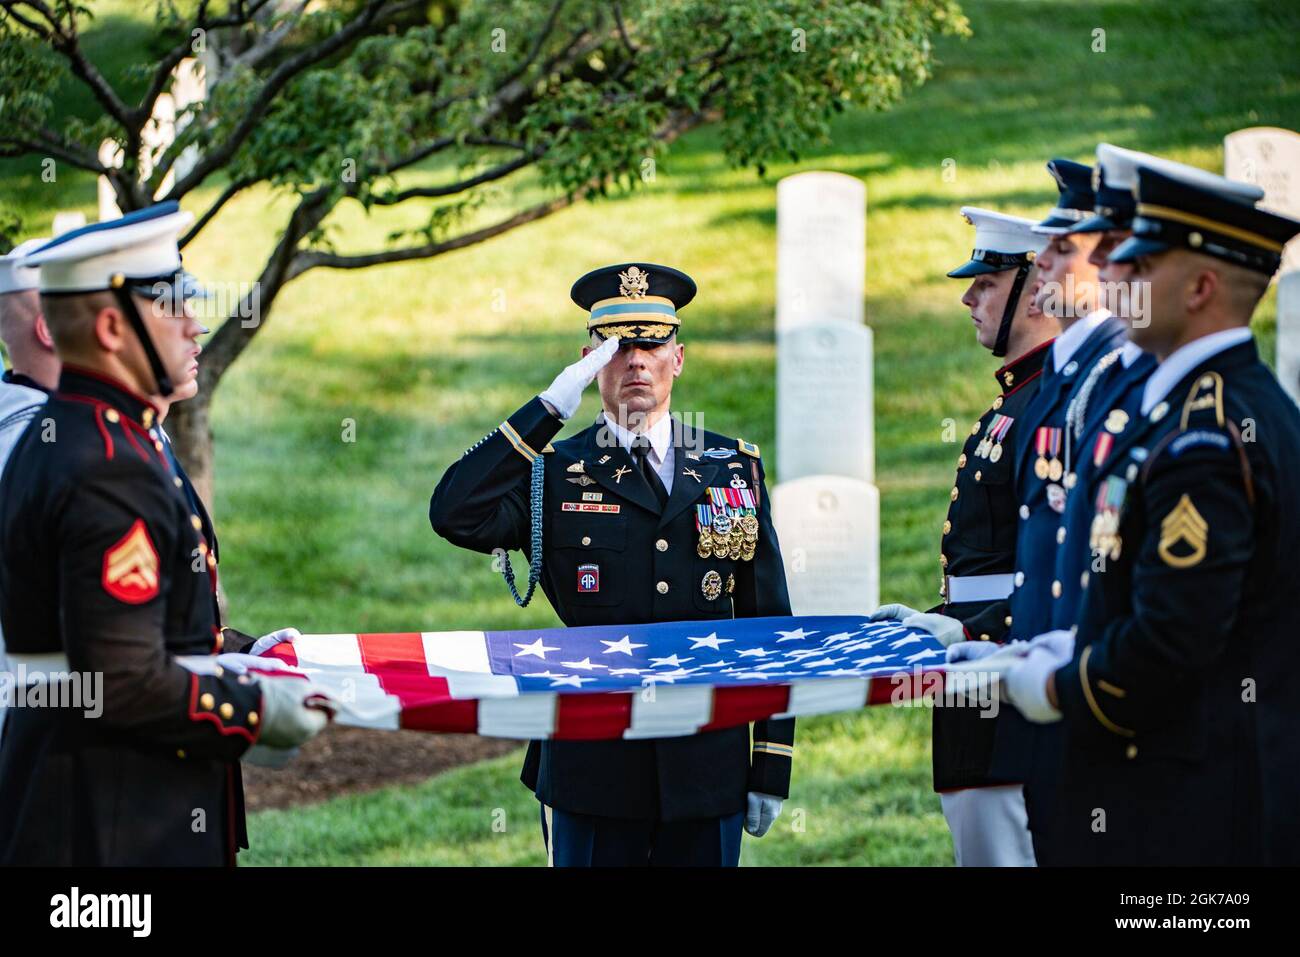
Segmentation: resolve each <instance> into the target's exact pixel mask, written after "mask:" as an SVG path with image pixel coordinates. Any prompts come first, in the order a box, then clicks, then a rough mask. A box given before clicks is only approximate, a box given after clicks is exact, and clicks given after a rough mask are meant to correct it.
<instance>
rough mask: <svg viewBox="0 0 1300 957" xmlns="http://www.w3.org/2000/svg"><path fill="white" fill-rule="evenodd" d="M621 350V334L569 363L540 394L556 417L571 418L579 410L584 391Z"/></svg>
mask: <svg viewBox="0 0 1300 957" xmlns="http://www.w3.org/2000/svg"><path fill="white" fill-rule="evenodd" d="M617 351H618V336H610V337H609V338H608V339H606V340H605V341H604V342H602V343H601V344H600V345H599V346H598V347H597V348H595V349H593V350H591V352H588V353H587V354H586V355H585V356H583V357H582V358H581V359H579V360H578V361H577V362H575V363H573V365H570V366H567V367H565V369H564V371H563V372H561V373H560V374H559V375H557V376H556V377H555V381H554V382H552V383H551V384H550V385H549V386H548V387H547V389H546V391H545V392H543V393H542V394H541V395H540V396H538V398H540V399H541V400H542V401H543V402H545V403H546V406H547V408H549V409H550V410H551V412H552V414H554V415H555V417H556V418H558V419H560V420H562V421H567V420H568V419H570V418H572V417H573V413H575V412H577V411H578V404H579V403H580V402H582V391H583V390H584V389H585V388H587V386H589V385H591V380H592V379H594V378H596V373H598V372H600V370H601V369H603V368H605V366H606V365H608V364H609V360H610V359H612V358H614V353H616V352H617Z"/></svg>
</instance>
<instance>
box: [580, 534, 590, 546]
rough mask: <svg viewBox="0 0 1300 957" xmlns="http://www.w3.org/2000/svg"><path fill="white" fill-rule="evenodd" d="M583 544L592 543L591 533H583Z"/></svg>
mask: <svg viewBox="0 0 1300 957" xmlns="http://www.w3.org/2000/svg"><path fill="white" fill-rule="evenodd" d="M582 544H584V545H590V544H591V536H590V535H583V536H582Z"/></svg>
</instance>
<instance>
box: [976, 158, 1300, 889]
mask: <svg viewBox="0 0 1300 957" xmlns="http://www.w3.org/2000/svg"><path fill="white" fill-rule="evenodd" d="M1135 213H1136V215H1135V218H1134V220H1133V226H1132V228H1133V236H1132V237H1131V238H1130V239H1128V240H1126V241H1125V242H1124V243H1123V244H1122V245H1120V246H1119V247H1118V248H1117V249H1116V250H1115V251H1114V252H1112V253H1111V259H1112V260H1113V261H1115V262H1118V263H1129V264H1130V265H1131V270H1132V271H1131V277H1130V278H1131V281H1133V282H1141V283H1146V284H1149V289H1150V303H1149V309H1148V310H1147V311H1146V313H1145V314H1144V315H1142V316H1136V317H1134V318H1133V320H1131V325H1132V329H1131V336H1132V339H1133V341H1134V342H1135V343H1137V344H1138V345H1139V346H1141V347H1142V348H1143V349H1144V350H1146V351H1149V352H1150V353H1152V354H1153V355H1154V356H1155V357H1156V358H1157V359H1158V360H1159V363H1160V364H1159V366H1158V367H1157V368H1156V370H1155V372H1153V373H1152V374H1151V376H1150V378H1148V379H1147V381H1146V384H1145V385H1144V386H1143V389H1142V400H1141V403H1140V405H1139V408H1138V415H1137V416H1135V417H1134V418H1133V419H1132V420H1130V421H1128V422H1126V423H1124V424H1123V427H1122V428H1118V427H1117V428H1116V429H1115V430H1114V434H1115V439H1114V442H1113V443H1111V444H1110V445H1109V447H1108V448H1107V449H1106V450H1105V454H1104V456H1103V457H1102V461H1101V464H1100V466H1099V467H1098V468H1097V472H1096V479H1095V482H1094V485H1095V494H1094V492H1093V489H1089V490H1088V494H1090V495H1092V500H1093V513H1094V514H1093V519H1092V523H1091V527H1090V541H1089V543H1088V544H1089V547H1090V549H1091V550H1092V551H1093V552H1094V554H1096V555H1097V556H1098V557H1099V559H1100V560H1101V562H1102V563H1101V565H1100V566H1099V567H1098V568H1097V569H1096V570H1095V571H1093V573H1092V574H1091V575H1090V576H1089V578H1088V579H1087V580H1086V581H1085V582H1084V583H1083V588H1084V600H1083V606H1082V609H1081V613H1080V619H1079V623H1078V628H1077V632H1075V633H1072V632H1069V631H1054V632H1049V633H1048V634H1046V635H1042V636H1039V637H1038V638H1036V639H1035V640H1034V641H1033V642H1031V643H1030V646H1029V648H1028V653H1027V654H1026V655H1025V656H1024V657H1021V658H1018V659H1013V661H1012V663H1010V664H1008V665H1007V666H1006V668H1005V670H1004V672H1003V682H1002V684H1003V688H1004V691H1005V693H1006V695H1007V697H1008V698H1009V699H1010V700H1011V702H1012V703H1013V704H1015V706H1016V707H1017V708H1019V709H1020V710H1021V712H1022V713H1024V714H1025V716H1026V717H1028V718H1029V719H1030V720H1033V721H1038V722H1051V721H1063V723H1064V725H1065V730H1066V746H1065V755H1064V773H1063V777H1062V785H1063V798H1062V818H1061V820H1062V827H1061V840H1062V849H1063V853H1064V855H1065V859H1066V860H1067V861H1068V862H1070V863H1102V864H1230V863H1238V862H1244V863H1252V862H1259V861H1267V862H1272V863H1290V864H1295V863H1300V827H1297V825H1296V818H1295V808H1296V807H1297V806H1298V805H1300V772H1298V771H1297V769H1298V768H1300V761H1298V760H1297V748H1296V743H1295V742H1296V740H1297V735H1296V730H1297V727H1300V706H1298V705H1297V696H1296V695H1295V694H1294V688H1293V682H1292V681H1291V678H1290V675H1291V662H1292V661H1293V659H1294V645H1295V642H1294V638H1295V635H1297V634H1300V610H1298V608H1300V606H1297V604H1296V603H1295V601H1294V596H1295V594H1296V593H1297V589H1298V588H1300V564H1297V562H1296V561H1295V555H1296V554H1297V549H1298V548H1300V509H1297V506H1296V498H1295V493H1294V490H1293V489H1292V488H1291V483H1292V482H1293V481H1294V480H1293V476H1295V475H1296V474H1298V470H1300V411H1297V409H1296V407H1295V404H1294V403H1293V402H1292V401H1291V400H1290V399H1289V398H1288V397H1287V396H1286V394H1285V393H1284V392H1283V391H1282V389H1281V387H1280V386H1279V385H1278V382H1277V380H1276V379H1275V378H1274V376H1273V374H1272V373H1271V372H1270V371H1269V369H1268V368H1267V367H1266V366H1265V365H1264V364H1263V363H1262V362H1261V361H1260V358H1259V353H1258V350H1257V349H1256V347H1255V343H1254V340H1253V337H1252V336H1251V333H1250V328H1249V323H1250V317H1251V313H1252V311H1253V310H1254V308H1255V305H1256V303H1257V302H1258V301H1259V299H1260V297H1261V296H1262V295H1263V293H1264V291H1265V290H1266V288H1267V286H1268V281H1269V277H1270V276H1271V275H1272V274H1273V272H1274V271H1275V270H1276V269H1277V267H1278V265H1279V263H1280V261H1281V252H1282V247H1283V245H1284V244H1285V243H1286V241H1287V240H1288V239H1290V238H1291V237H1292V236H1293V235H1295V234H1296V232H1297V231H1300V223H1297V222H1295V221H1293V220H1290V219H1287V218H1285V217H1282V216H1278V215H1275V214H1273V213H1269V212H1266V211H1264V210H1260V209H1257V208H1254V207H1251V206H1249V205H1246V204H1244V203H1241V202H1240V201H1238V198H1237V197H1234V196H1230V195H1225V193H1224V192H1223V191H1222V190H1215V189H1207V188H1206V187H1205V185H1204V183H1203V180H1202V179H1201V178H1200V177H1191V176H1189V175H1186V174H1184V175H1169V173H1168V172H1166V171H1160V170H1155V169H1148V168H1143V167H1140V168H1139V169H1138V173H1137V205H1136V210H1135ZM1118 424H1119V423H1116V425H1117V426H1118Z"/></svg>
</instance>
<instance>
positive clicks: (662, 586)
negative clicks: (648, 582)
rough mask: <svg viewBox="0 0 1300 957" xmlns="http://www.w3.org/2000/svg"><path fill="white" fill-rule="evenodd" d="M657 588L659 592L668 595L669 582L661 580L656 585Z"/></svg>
mask: <svg viewBox="0 0 1300 957" xmlns="http://www.w3.org/2000/svg"><path fill="white" fill-rule="evenodd" d="M655 588H656V589H658V591H659V594H661V595H666V594H668V583H667V582H660V583H659V584H658V585H655Z"/></svg>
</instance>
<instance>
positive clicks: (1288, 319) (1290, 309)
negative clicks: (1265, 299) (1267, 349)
mask: <svg viewBox="0 0 1300 957" xmlns="http://www.w3.org/2000/svg"><path fill="white" fill-rule="evenodd" d="M1277 378H1278V381H1279V382H1281V383H1282V388H1284V389H1285V390H1286V393H1287V395H1289V396H1291V398H1293V399H1295V400H1296V402H1297V403H1300V271H1296V272H1289V273H1284V274H1283V276H1282V278H1280V279H1279V280H1278V281H1277Z"/></svg>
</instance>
